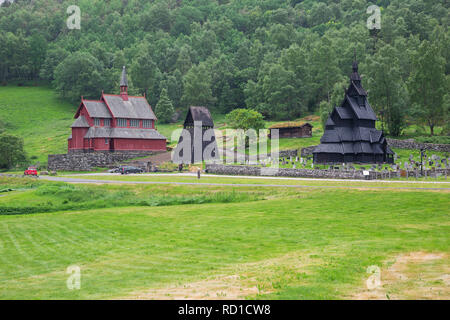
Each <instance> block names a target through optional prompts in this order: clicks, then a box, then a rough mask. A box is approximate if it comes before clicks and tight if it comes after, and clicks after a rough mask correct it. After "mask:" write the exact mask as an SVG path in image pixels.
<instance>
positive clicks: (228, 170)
mask: <svg viewBox="0 0 450 320" xmlns="http://www.w3.org/2000/svg"><path fill="white" fill-rule="evenodd" d="M206 171H207V173H212V174H222V175H238V176H239V175H242V176H276V177H297V178H323V179H357V180H375V179H387V178H389V177H391V178H394V177H400V171H395V172H391V173H390V174H389V173H387V172H386V173H380V172H375V171H370V172H369V176H365V175H364V174H363V171H362V170H355V171H353V170H352V171H340V170H316V169H285V168H281V169H273V168H262V167H252V166H228V165H222V164H207V165H206ZM436 173H438V174H442V175H445V169H440V170H435V171H429V172H428V174H427V176H433V175H436ZM418 175H420V171H418V172H417V171H410V172H408V176H409V177H411V178H412V177H415V176H418ZM447 175H450V169H447Z"/></svg>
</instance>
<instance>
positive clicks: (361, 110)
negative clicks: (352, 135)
mask: <svg viewBox="0 0 450 320" xmlns="http://www.w3.org/2000/svg"><path fill="white" fill-rule="evenodd" d="M345 101H348V104H349V106H350V107H351V110H352V111H353V112H354V113H355V115H356V117H357V118H358V119H360V120H374V121H376V120H377V116H376V115H375V112H373V109H372V107H371V106H370V105H369V103H368V102H367V101H366V102H365V106H363V107H360V106H359V104H358V102H357V101H356V99H355V98H353V97H350V96H349V95H345ZM345 101H344V105H345Z"/></svg>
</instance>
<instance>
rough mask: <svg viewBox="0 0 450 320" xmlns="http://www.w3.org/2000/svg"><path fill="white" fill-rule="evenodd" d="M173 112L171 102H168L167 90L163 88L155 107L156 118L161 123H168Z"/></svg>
mask: <svg viewBox="0 0 450 320" xmlns="http://www.w3.org/2000/svg"><path fill="white" fill-rule="evenodd" d="M174 112H175V111H174V109H173V105H172V101H170V98H169V95H168V93H167V89H166V88H164V89H162V91H161V95H160V96H159V101H158V104H157V105H156V117H157V118H158V120H159V121H161V123H169V122H170V121H171V120H172V117H173V114H174Z"/></svg>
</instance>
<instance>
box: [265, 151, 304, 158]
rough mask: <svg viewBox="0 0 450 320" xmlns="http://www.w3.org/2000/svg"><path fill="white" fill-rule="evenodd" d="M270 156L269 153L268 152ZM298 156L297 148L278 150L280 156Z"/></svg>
mask: <svg viewBox="0 0 450 320" xmlns="http://www.w3.org/2000/svg"><path fill="white" fill-rule="evenodd" d="M269 156H270V154H269ZM296 156H298V150H296V149H295V150H281V151H280V152H279V157H280V158H289V157H296Z"/></svg>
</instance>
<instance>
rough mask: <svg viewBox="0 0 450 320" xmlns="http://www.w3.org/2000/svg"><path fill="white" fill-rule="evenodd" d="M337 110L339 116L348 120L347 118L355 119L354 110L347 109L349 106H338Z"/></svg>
mask: <svg viewBox="0 0 450 320" xmlns="http://www.w3.org/2000/svg"><path fill="white" fill-rule="evenodd" d="M335 110H336V112H337V113H338V115H339V118H341V119H344V120H346V119H353V114H352V112H351V111H349V110H347V108H343V107H336V108H335Z"/></svg>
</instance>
